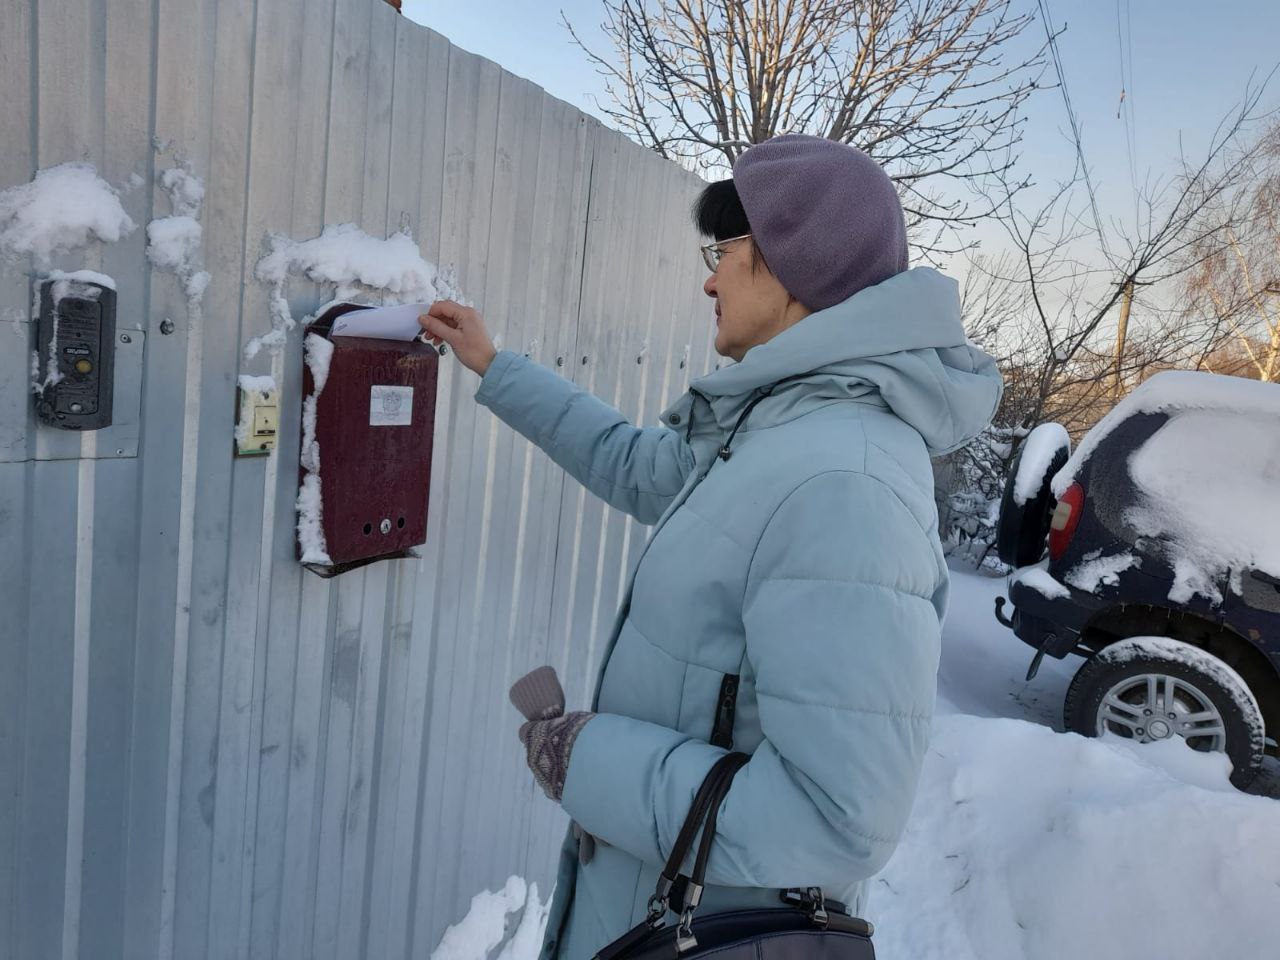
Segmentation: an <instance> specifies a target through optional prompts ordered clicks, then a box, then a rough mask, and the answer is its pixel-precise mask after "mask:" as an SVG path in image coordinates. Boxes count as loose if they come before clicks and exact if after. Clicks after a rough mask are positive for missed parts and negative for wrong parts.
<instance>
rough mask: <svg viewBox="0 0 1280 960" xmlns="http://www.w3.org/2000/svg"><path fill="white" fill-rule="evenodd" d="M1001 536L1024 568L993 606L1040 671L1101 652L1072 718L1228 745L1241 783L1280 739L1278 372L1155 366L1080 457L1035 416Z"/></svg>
mask: <svg viewBox="0 0 1280 960" xmlns="http://www.w3.org/2000/svg"><path fill="white" fill-rule="evenodd" d="M1046 546H1047V556H1046V555H1045V554H1046ZM997 550H998V552H999V555H1000V559H1001V560H1003V561H1004V562H1005V563H1007V564H1009V565H1010V566H1012V567H1014V568H1015V569H1014V573H1013V574H1012V575H1011V577H1010V579H1009V589H1008V592H1009V598H1008V600H1009V602H1011V603H1012V605H1013V610H1012V612H1011V614H1008V615H1007V614H1006V613H1005V611H1004V607H1005V603H1006V601H1005V598H1004V597H1000V598H998V599H997V600H996V617H997V618H998V619H999V620H1000V622H1001V623H1003V624H1004V625H1005V626H1007V627H1010V628H1012V629H1013V631H1014V633H1015V634H1016V635H1017V636H1018V637H1019V638H1020V639H1022V640H1023V641H1024V642H1026V643H1027V644H1029V645H1030V646H1032V647H1034V648H1035V650H1036V653H1035V656H1034V658H1033V660H1032V664H1031V668H1030V670H1029V671H1028V674H1027V678H1028V679H1031V678H1032V677H1033V676H1034V675H1035V672H1036V669H1037V668H1038V667H1039V665H1040V661H1041V659H1042V658H1043V657H1044V656H1045V655H1046V654H1047V655H1049V656H1051V657H1058V658H1062V657H1065V656H1066V655H1067V654H1068V653H1075V654H1079V655H1080V656H1083V657H1085V658H1086V660H1085V662H1084V664H1083V665H1082V666H1081V667H1080V669H1079V670H1078V671H1077V673H1076V675H1075V678H1074V679H1073V680H1072V682H1071V686H1070V689H1069V690H1068V692H1067V697H1066V703H1065V706H1064V711H1063V714H1064V722H1065V725H1066V727H1067V729H1068V730H1074V731H1076V732H1078V733H1082V734H1085V735H1086V736H1098V735H1101V734H1103V733H1106V732H1111V733H1115V734H1118V735H1120V736H1122V737H1128V738H1132V739H1135V740H1138V741H1141V742H1144V743H1146V742H1151V741H1155V740H1164V739H1168V738H1170V737H1173V736H1179V737H1182V738H1183V739H1185V740H1186V742H1187V743H1188V744H1189V745H1190V746H1191V747H1193V748H1194V749H1197V750H1204V751H1212V750H1221V751H1225V752H1226V753H1227V755H1228V756H1229V757H1230V759H1231V762H1232V766H1233V772H1232V782H1233V783H1235V784H1236V785H1237V786H1239V787H1244V786H1246V785H1247V784H1248V783H1249V782H1250V781H1251V780H1253V778H1254V777H1255V776H1256V774H1257V773H1258V770H1259V769H1260V767H1261V764H1262V762H1263V756H1264V754H1265V753H1266V752H1267V751H1271V752H1272V753H1276V752H1277V745H1276V740H1275V737H1276V731H1280V384H1271V383H1260V382H1258V381H1253V380H1244V379H1241V378H1238V377H1225V376H1218V375H1215V374H1208V373H1199V372H1187V371H1175V372H1167V373H1161V374H1157V375H1156V376H1154V377H1152V378H1151V379H1149V380H1148V381H1146V382H1145V383H1144V384H1143V385H1142V386H1140V387H1138V388H1137V389H1135V390H1134V391H1133V392H1132V393H1131V394H1130V395H1129V396H1128V397H1126V398H1125V399H1124V400H1123V401H1122V402H1120V403H1119V404H1118V405H1117V406H1116V407H1115V408H1114V409H1113V410H1112V411H1111V412H1110V413H1109V414H1107V416H1106V417H1104V418H1103V419H1102V420H1101V421H1100V422H1099V423H1098V424H1097V426H1095V427H1094V428H1093V429H1092V430H1090V431H1089V432H1088V433H1087V434H1086V435H1085V436H1084V438H1083V439H1082V441H1081V444H1080V447H1079V449H1078V450H1076V451H1075V453H1074V455H1072V454H1071V450H1070V440H1069V438H1068V436H1067V433H1066V431H1065V430H1064V429H1063V428H1062V427H1061V426H1059V425H1058V424H1055V423H1046V424H1042V425H1040V426H1038V427H1036V428H1035V429H1034V430H1032V431H1031V433H1030V434H1029V435H1028V436H1027V438H1026V439H1025V440H1024V442H1023V445H1022V448H1021V450H1020V451H1019V453H1018V456H1017V457H1016V458H1015V460H1014V462H1013V465H1012V469H1011V471H1010V475H1009V480H1008V482H1007V484H1006V486H1005V490H1004V495H1003V499H1002V501H1001V505H1000V519H999V527H998V540H997ZM1268 731H1270V732H1271V736H1270V738H1268V735H1267V732H1268Z"/></svg>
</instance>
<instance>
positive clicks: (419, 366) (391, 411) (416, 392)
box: [298, 303, 439, 576]
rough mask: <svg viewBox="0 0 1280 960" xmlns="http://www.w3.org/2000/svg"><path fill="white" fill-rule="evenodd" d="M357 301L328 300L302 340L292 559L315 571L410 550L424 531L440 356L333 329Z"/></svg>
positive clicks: (414, 345)
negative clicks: (295, 557) (295, 556)
mask: <svg viewBox="0 0 1280 960" xmlns="http://www.w3.org/2000/svg"><path fill="white" fill-rule="evenodd" d="M359 309H362V307H361V306H360V305H358V304H349V303H343V304H335V305H334V306H332V307H330V308H329V309H328V310H327V311H326V312H325V313H324V314H322V315H321V316H320V318H319V319H318V320H317V321H316V322H315V323H313V324H312V325H311V326H309V327H308V328H307V336H306V338H305V340H306V344H305V349H304V357H305V360H304V363H305V366H304V372H303V405H302V417H303V423H302V447H301V458H300V459H301V463H300V468H299V477H298V479H299V486H300V493H299V497H298V512H299V513H298V558H299V560H301V561H302V563H303V564H304V566H306V567H307V569H309V570H311V571H312V572H314V573H317V574H320V575H321V576H334V575H336V574H339V573H342V572H344V571H346V570H350V569H353V568H355V567H359V566H363V565H364V564H367V563H372V562H374V561H376V560H383V559H391V558H394V557H405V556H414V554H413V552H412V548H413V547H415V546H418V545H419V544H422V543H425V542H426V539H427V505H428V498H429V487H430V483H431V445H432V439H433V436H434V431H435V409H436V383H437V377H438V365H439V354H438V353H437V352H436V350H435V349H434V348H433V347H431V346H430V345H428V344H425V343H422V342H421V341H418V340H411V341H403V340H382V339H376V338H372V337H348V336H330V334H329V331H330V329H331V327H332V324H333V321H334V320H335V319H337V318H338V317H339V316H341V315H342V314H344V313H348V312H350V311H352V310H359ZM313 338H320V342H315V341H314V340H313Z"/></svg>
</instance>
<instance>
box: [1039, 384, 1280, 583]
mask: <svg viewBox="0 0 1280 960" xmlns="http://www.w3.org/2000/svg"><path fill="white" fill-rule="evenodd" d="M1156 412H1167V413H1169V414H1170V418H1169V421H1168V422H1167V423H1166V424H1164V425H1163V426H1162V427H1160V429H1159V430H1157V431H1156V432H1155V433H1154V434H1152V436H1151V437H1150V438H1148V439H1147V441H1146V442H1145V443H1143V444H1142V446H1141V448H1140V449H1137V450H1134V451H1133V452H1132V453H1131V454H1130V455H1129V457H1128V471H1129V477H1130V478H1131V479H1132V481H1133V483H1134V485H1135V487H1136V488H1137V489H1138V491H1140V496H1139V497H1138V498H1137V499H1136V500H1135V502H1134V503H1133V504H1132V505H1131V506H1129V507H1128V508H1127V509H1126V510H1125V514H1124V519H1125V521H1126V523H1127V524H1128V525H1129V526H1130V527H1131V528H1132V530H1133V532H1134V533H1135V534H1136V535H1137V536H1140V537H1151V538H1154V540H1156V541H1159V542H1161V543H1164V544H1165V549H1166V550H1167V554H1168V559H1169V561H1170V563H1171V564H1172V566H1173V569H1174V582H1173V585H1172V588H1171V590H1170V592H1169V598H1170V599H1171V600H1173V601H1174V602H1177V603H1186V602H1188V601H1190V600H1191V598H1192V597H1193V596H1194V595H1196V594H1199V595H1201V596H1204V597H1206V598H1208V599H1209V600H1210V601H1211V602H1213V603H1220V602H1221V601H1222V592H1221V590H1220V589H1219V584H1220V583H1221V582H1222V581H1223V580H1224V579H1226V578H1230V581H1231V589H1232V590H1233V591H1234V592H1237V593H1238V592H1240V577H1241V575H1242V571H1245V570H1251V569H1253V570H1262V571H1264V572H1266V573H1269V574H1271V575H1273V576H1280V499H1277V498H1276V496H1275V493H1274V491H1275V487H1276V483H1277V481H1278V480H1280V384H1274V383H1260V382H1258V381H1256V380H1245V379H1242V378H1240V377H1226V376H1221V375H1216V374H1210V373H1197V372H1191V371H1171V372H1168V373H1161V374H1157V375H1156V376H1154V377H1152V378H1151V379H1150V380H1148V381H1147V382H1146V383H1144V384H1143V385H1142V386H1140V387H1138V388H1137V389H1136V390H1134V391H1133V393H1131V394H1130V395H1129V396H1128V397H1126V398H1125V399H1124V400H1123V401H1121V402H1120V403H1119V404H1117V405H1116V407H1115V409H1113V410H1112V411H1111V412H1110V413H1108V414H1107V415H1106V416H1105V417H1103V418H1102V420H1101V421H1100V422H1099V423H1098V425H1097V426H1095V427H1094V428H1093V429H1092V430H1090V431H1089V433H1088V434H1086V435H1085V439H1084V441H1083V442H1082V443H1081V444H1080V449H1079V450H1077V451H1076V452H1075V454H1074V455H1073V456H1072V457H1071V459H1070V460H1068V461H1067V464H1066V466H1065V467H1063V469H1062V470H1061V471H1060V472H1059V473H1058V474H1057V475H1056V476H1055V477H1054V479H1053V490H1054V493H1055V494H1058V495H1060V494H1061V493H1062V492H1064V491H1065V490H1066V488H1067V487H1068V486H1069V485H1070V484H1071V483H1072V482H1073V480H1074V477H1075V473H1076V469H1077V468H1078V467H1079V466H1080V464H1082V463H1084V462H1085V461H1086V460H1087V459H1088V458H1089V456H1090V455H1091V454H1092V453H1093V451H1094V450H1095V449H1097V446H1098V444H1099V443H1100V442H1101V441H1102V439H1103V438H1104V437H1106V436H1107V434H1108V433H1110V431H1111V430H1112V429H1114V428H1115V426H1116V424H1118V423H1120V422H1121V421H1123V420H1125V419H1127V418H1128V417H1130V416H1133V415H1134V414H1139V413H1156ZM1224 414H1225V416H1224Z"/></svg>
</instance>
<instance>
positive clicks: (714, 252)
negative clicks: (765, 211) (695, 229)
mask: <svg viewBox="0 0 1280 960" xmlns="http://www.w3.org/2000/svg"><path fill="white" fill-rule="evenodd" d="M750 236H751V234H749V233H744V234H743V235H742V236H740V237H729V238H728V239H727V240H717V241H716V242H715V243H708V244H705V245H703V247H702V248H701V249H702V262H703V263H705V264H706V265H707V269H708V270H710V271H711V272H712V273H715V272H716V268H717V267H718V266H720V258H721V257H723V256H724V255H725V252H726V251H725V249H724V247H725V244H729V243H737V242H738V241H739V240H746V239H747V238H748V237H750Z"/></svg>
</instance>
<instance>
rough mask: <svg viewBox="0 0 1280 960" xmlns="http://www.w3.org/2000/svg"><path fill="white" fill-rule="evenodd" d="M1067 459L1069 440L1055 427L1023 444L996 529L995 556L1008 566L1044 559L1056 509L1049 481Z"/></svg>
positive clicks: (1041, 428) (1038, 431) (1039, 429)
mask: <svg viewBox="0 0 1280 960" xmlns="http://www.w3.org/2000/svg"><path fill="white" fill-rule="evenodd" d="M1070 455H1071V438H1070V437H1069V436H1068V435H1067V431H1066V430H1065V429H1063V427H1062V425H1061V424H1058V423H1042V424H1040V426H1038V427H1036V428H1035V429H1034V430H1032V431H1031V432H1030V433H1029V434H1027V437H1026V439H1025V440H1023V441H1022V447H1021V449H1020V450H1019V451H1018V455H1017V456H1016V457H1014V458H1013V463H1012V465H1011V466H1010V467H1009V477H1008V479H1007V480H1006V481H1005V485H1004V492H1003V494H1002V495H1001V497H1000V521H999V525H998V526H997V527H996V553H997V555H998V556H999V557H1000V559H1001V560H1002V561H1004V562H1005V563H1007V564H1009V566H1011V567H1025V566H1027V565H1028V564H1032V563H1035V562H1036V561H1037V560H1039V559H1040V558H1041V557H1042V556H1043V555H1044V547H1045V540H1046V538H1047V537H1048V536H1049V523H1050V521H1051V520H1052V519H1053V508H1054V507H1055V506H1056V505H1057V501H1056V500H1055V499H1054V496H1053V491H1052V490H1050V489H1049V485H1050V481H1052V480H1053V475H1054V474H1056V473H1057V472H1058V471H1059V470H1061V469H1062V468H1063V466H1064V465H1065V464H1066V462H1067V458H1068V457H1070Z"/></svg>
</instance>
